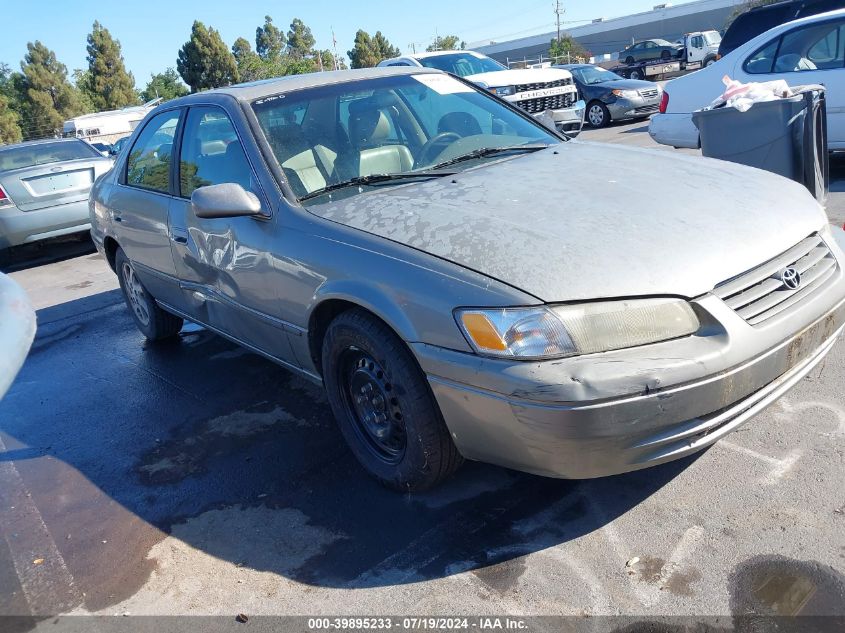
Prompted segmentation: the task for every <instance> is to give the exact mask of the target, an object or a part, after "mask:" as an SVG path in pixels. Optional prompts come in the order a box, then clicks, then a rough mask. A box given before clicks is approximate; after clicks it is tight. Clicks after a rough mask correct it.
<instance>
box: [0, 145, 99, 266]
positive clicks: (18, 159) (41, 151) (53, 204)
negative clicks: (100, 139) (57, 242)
mask: <svg viewBox="0 0 845 633" xmlns="http://www.w3.org/2000/svg"><path fill="white" fill-rule="evenodd" d="M111 166H112V159H111V158H104V157H103V156H101V155H100V153H99V152H98V151H97V150H96V149H94V148H93V147H91V146H90V145H89V144H88V143H86V142H85V141H81V140H78V139H49V140H44V141H29V142H26V143H18V144H15V145H4V146H2V147H0V250H4V249H7V248H10V247H12V246H18V245H20V244H24V243H26V242H36V241H39V240H43V239H47V238H50V237H58V236H60V235H67V234H69V233H78V232H82V231H87V230H88V229H89V228H90V226H91V225H90V220H89V218H88V194H89V192H90V191H91V185H92V184H93V182H94V180H95V179H96V178H97V177H98V176H100V175H102V174H104V173H106V172H107V171H108V170H109V169H111Z"/></svg>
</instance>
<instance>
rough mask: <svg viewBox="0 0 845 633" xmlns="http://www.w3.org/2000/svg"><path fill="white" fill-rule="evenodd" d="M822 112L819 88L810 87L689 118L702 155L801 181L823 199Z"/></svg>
mask: <svg viewBox="0 0 845 633" xmlns="http://www.w3.org/2000/svg"><path fill="white" fill-rule="evenodd" d="M826 113H827V109H826V105H825V94H824V90H821V89H809V90H806V91H804V92H801V93H800V94H797V95H796V96H794V97H790V98H788V99H778V100H776V101H764V102H761V103H755V104H754V105H753V106H752V107H751V109H750V110H748V111H747V112H740V111H739V110H737V109H735V108H726V107H721V108H714V109H712V110H699V111H697V112H693V114H692V120H693V123H695V126H696V127H697V128H698V131H699V132H700V135H701V152H702V154H704V156H707V157H709V158H719V159H721V160H727V161H731V162H733V163H740V164H742V165H749V166H751V167H757V168H759V169H765V170H766V171H771V172H774V173H776V174H780V175H781V176H785V177H786V178H790V179H791V180H795V181H796V182H800V183H801V184H802V185H804V186H805V187H807V189H809V191H810V193H811V194H813V196H815V198H816V199H817V200H818V201H819V202H822V203H823V202H824V201H825V199H826V198H827V193H828V189H829V187H830V163H829V160H828V152H827V114H826Z"/></svg>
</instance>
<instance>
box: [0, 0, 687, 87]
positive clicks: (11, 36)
mask: <svg viewBox="0 0 845 633" xmlns="http://www.w3.org/2000/svg"><path fill="white" fill-rule="evenodd" d="M655 3H656V0H577V1H566V0H563V1H562V2H561V5H562V6H563V8H564V10H565V13H564V15H563V21H564V26H566V24H569V25H570V27H572V26H577V25H579V24H584V23H586V22H589V21H591V20H592V19H594V18H598V17H604V18H613V17H619V16H623V15H628V14H631V13H637V12H640V11H647V10H649V9H651V8H652V7H653V6H654V4H655ZM3 4H4V5H5V6H3V24H4V26H5V28H4V29H3V35H2V37H0V62H5V63H7V64H9V66H11V67H12V69H14V70H18V69H19V68H20V61H21V59H22V58H23V56H24V54H25V52H26V44H27V42H30V41H34V40H41V41H42V42H43V43H44V44H45V45H46V46H48V47H49V48H51V49H52V50H54V51H55V52H56V55H57V57H58V59H59V61H61V62H62V63H63V64H65V66H67V68H68V74H69V75H70V74H72V73H73V70H74V69H76V68H85V67H87V63H86V61H85V54H86V53H85V38H86V36H87V35H88V33H89V32H90V31H91V25H92V24H93V22H94V20H99V21H100V22H101V23H102V24H103V25H104V26H105V27H106V28H108V29H109V31H110V32H111V34H112V36H114V37H116V38H117V39H118V40H120V43H121V45H122V47H123V57H124V60H125V62H126V66H127V69H128V70H130V71H131V72H132V73H133V74H134V76H135V83H136V84H137V86H138V88H143V87H144V86H145V85H146V83H147V81H148V80H149V77H150V75H151V74H152V73H156V72H162V71H164V70H165V69H166V68H167V67H168V66H171V67H174V68H175V67H176V54H177V51H178V50H179V48H180V47H181V46H182V45H183V44H184V43H185V41H186V40H187V39H188V37H189V35H190V30H191V24H192V23H193V21H194V20H200V21H202V22H204V23H205V24H206V26H213V27H214V28H216V29H217V30H218V31H220V33H221V35H222V36H223V39H224V41H225V42H226V43H227V44H228V45H229V46H231V45H232V43H233V42H234V41H235V39H237V38H238V37H245V38H247V39H248V40H249V41H250V42H251V43H253V45H254V41H255V28H256V27H257V26H259V25H260V24H263V22H264V16H265V15H270V16H271V17H272V18H273V22H274V24H276V25H277V26H279V27H280V28H282V27H284V30H285V31H287V30H288V27H289V25H290V22H291V20H292V19H293V18H295V17H298V18H300V19H301V20H303V21H304V22H305V24H307V25H308V26H309V27H311V30H312V32H313V33H314V36H315V37H316V39H317V47H318V48H322V49H331V48H332V29H334V33H335V36H336V38H337V50H338V53H339V54H340V55H341V56H345V54H346V52H347V51H348V50H349V49H351V48H352V44H353V41H354V39H355V33H356V31H357V30H358V29H364V30H365V31H367V32H369V33H370V34H373V33H375V32H376V31H379V30H380V31H381V32H382V33H384V34H385V36H387V38H388V39H389V40H390V41H391V42H392V43H393V44H394V45H395V46H397V47H399V48H400V49H401V50H402V51H403V52H404V51H410V50H411V48H412V47H413V45H416V47H417V50H424V49H425V47H426V46H428V44H430V43H431V40H432V39H433V38H434V36H435V34H440V35H451V34H455V35H458V36H459V37H461V38H462V39H464V40H466V41H467V42H468V43H471V42H478V41H483V40H498V41H503V40H506V39H511V38H517V37H524V36H527V35H535V34H537V33H543V32H551V31H553V30H554V28H555V15H554V0H539V1H537V0H510V1H509V2H505V1H504V0H484V1H483V2H482V1H481V0H474V1H473V2H467V1H463V2H459V1H457V0H423V1H422V2H407V1H403V0H392V1H387V0H368V1H367V2H361V1H359V2H355V1H354V0H345V1H340V0H311V1H310V2H300V1H290V0H288V1H287V2H278V3H274V2H266V1H264V2H262V1H259V0H229V1H227V2H224V1H222V0H205V1H197V0H105V1H104V0H4V2H3ZM675 4H683V2H675Z"/></svg>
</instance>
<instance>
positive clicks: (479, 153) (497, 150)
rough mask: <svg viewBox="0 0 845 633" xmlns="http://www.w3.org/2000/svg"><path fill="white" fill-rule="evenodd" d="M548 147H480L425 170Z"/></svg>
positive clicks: (434, 169) (546, 146)
mask: <svg viewBox="0 0 845 633" xmlns="http://www.w3.org/2000/svg"><path fill="white" fill-rule="evenodd" d="M548 147H550V146H549V145H511V146H508V147H482V148H481V149H476V150H473V151H471V152H468V153H466V154H461V155H460V156H456V157H455V158H450V159H449V160H446V161H443V162H442V163H437V164H436V165H434V166H432V167H428V168H427V169H426V171H436V170H438V169H443V168H444V167H450V166H452V165H457V164H458V163H463V162H465V161H468V160H475V159H476V158H486V157H487V156H496V155H498V154H507V153H508V152H537V151H540V150H541V149H546V148H548Z"/></svg>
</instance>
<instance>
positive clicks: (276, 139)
mask: <svg viewBox="0 0 845 633" xmlns="http://www.w3.org/2000/svg"><path fill="white" fill-rule="evenodd" d="M252 107H253V110H254V111H255V114H256V117H257V118H258V122H259V125H260V126H261V129H262V131H263V133H264V136H265V138H266V139H267V142H268V144H269V146H270V148H271V150H272V152H273V154H274V156H275V158H276V160H277V161H278V164H279V166H280V167H281V169H282V173H283V175H284V177H285V179H286V180H287V182H288V184H289V185H290V187H291V189H292V190H293V192H294V193H295V194H296V196H297V197H298V198H299V199H300V200H317V201H323V202H325V201H326V200H325V196H323V193H325V194H326V195H331V197H332V199H336V198H337V197H346V196H350V195H356V194H358V193H361V192H362V191H363V189H364V187H365V186H366V187H368V188H369V187H382V186H385V185H386V184H390V183H393V184H397V182H398V183H399V184H402V183H401V180H402V179H408V181H412V180H413V179H420V178H425V177H428V178H434V177H438V176H440V175H446V174H447V173H454V171H456V170H461V169H466V168H468V167H471V166H473V165H477V164H479V162H481V161H485V160H494V159H496V158H498V157H501V156H502V155H503V154H505V155H506V154H508V153H513V154H514V155H518V154H520V153H522V152H525V151H533V150H535V149H538V148H540V149H542V148H544V147H546V146H548V145H551V144H556V143H560V142H561V139H560V138H559V137H557V136H555V135H553V134H552V133H551V132H549V131H548V130H547V129H546V128H544V127H543V126H542V125H540V124H539V123H536V122H534V121H533V120H532V119H530V118H528V117H526V116H523V115H520V114H519V113H517V112H515V111H513V110H511V109H510V108H508V107H507V106H506V105H504V104H502V103H501V102H500V101H498V100H497V99H495V98H494V97H492V96H491V95H489V94H488V93H486V92H484V91H482V90H479V89H476V88H475V87H473V86H470V85H467V84H465V83H464V82H462V81H459V80H458V79H456V78H454V77H450V76H449V75H445V74H440V73H425V74H417V75H399V76H393V77H381V78H378V79H369V80H365V81H356V82H347V83H341V84H334V85H328V86H322V87H318V88H311V89H306V90H299V91H295V92H291V93H288V94H282V95H273V96H269V97H265V98H261V99H258V100H256V101H254V102H253V104H252ZM444 163H449V167H448V169H449V171H448V172H447V171H444ZM353 185H354V186H353ZM344 187H345V188H344Z"/></svg>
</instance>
